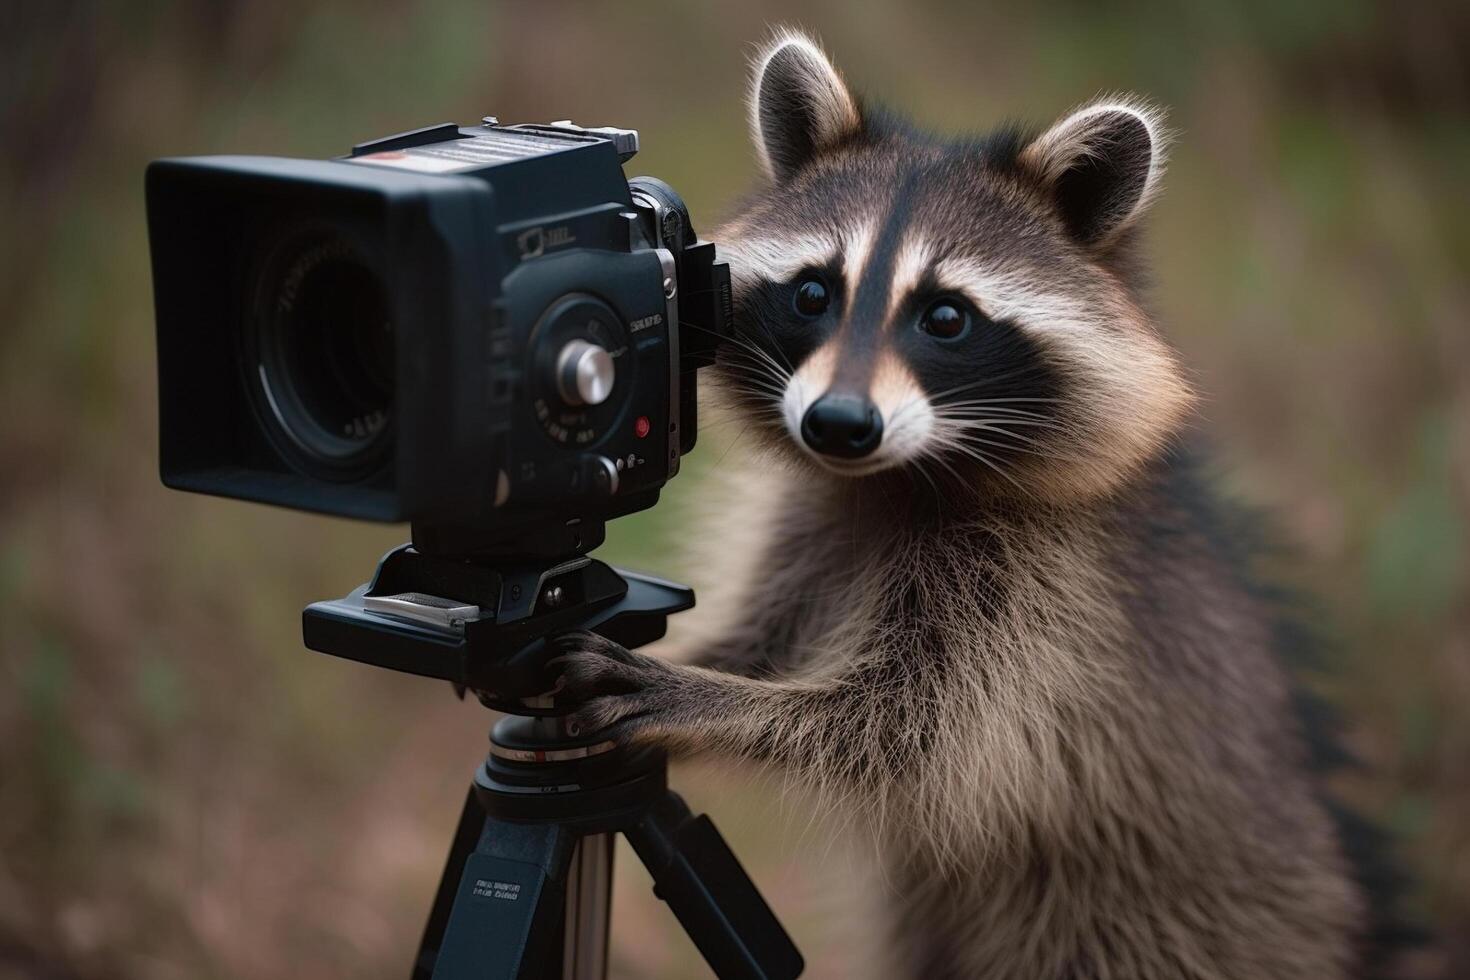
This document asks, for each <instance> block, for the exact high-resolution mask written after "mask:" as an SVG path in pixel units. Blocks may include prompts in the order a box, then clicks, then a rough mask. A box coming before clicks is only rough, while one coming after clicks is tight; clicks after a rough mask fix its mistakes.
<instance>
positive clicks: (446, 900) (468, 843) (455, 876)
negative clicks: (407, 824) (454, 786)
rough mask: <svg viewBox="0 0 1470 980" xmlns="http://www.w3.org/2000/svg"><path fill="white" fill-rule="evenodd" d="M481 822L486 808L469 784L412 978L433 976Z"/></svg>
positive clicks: (424, 978) (427, 979)
mask: <svg viewBox="0 0 1470 980" xmlns="http://www.w3.org/2000/svg"><path fill="white" fill-rule="evenodd" d="M484 826H485V810H484V808H482V807H481V806H480V801H479V798H478V797H476V796H475V790H474V787H473V786H472V787H470V790H469V792H468V793H467V794H466V796H465V801H464V809H462V810H461V811H460V814H459V825H458V826H456V827H455V829H454V841H453V843H451V844H450V846H449V857H448V858H447V859H446V860H445V862H444V873H443V874H442V875H441V876H440V877H439V890H438V891H436V892H435V893H434V907H433V908H432V909H430V910H429V922H428V924H427V925H425V926H424V938H423V939H422V940H420V941H419V952H418V956H416V957H415V958H414V962H413V974H412V980H430V977H431V976H433V973H434V960H435V958H436V957H437V956H438V955H439V946H440V945H441V944H442V943H443V941H444V928H445V926H447V925H448V924H449V911H450V909H452V908H453V907H454V896H455V893H456V892H457V891H458V890H459V879H460V876H461V875H462V874H463V873H464V863H465V860H466V859H467V858H469V856H470V854H471V853H472V852H473V851H474V849H475V844H476V843H478V842H479V840H480V831H481V829H483V828H484Z"/></svg>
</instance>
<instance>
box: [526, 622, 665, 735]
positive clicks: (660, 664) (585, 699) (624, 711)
mask: <svg viewBox="0 0 1470 980" xmlns="http://www.w3.org/2000/svg"><path fill="white" fill-rule="evenodd" d="M552 645H553V647H554V648H555V649H556V650H558V651H560V652H561V653H560V656H557V657H555V658H554V659H552V660H551V661H549V662H548V666H549V667H550V668H551V669H552V670H554V671H557V672H559V674H560V677H559V679H558V681H557V686H556V688H555V691H556V696H557V698H558V699H560V700H563V701H565V702H566V703H568V704H571V705H579V706H580V707H579V708H578V710H577V712H576V713H575V714H574V715H573V716H572V718H571V720H570V724H571V725H576V726H577V728H578V730H579V731H592V730H594V729H599V728H604V727H606V726H607V725H610V724H613V723H614V722H617V721H619V720H621V719H623V718H627V717H629V716H630V715H633V714H638V713H642V712H643V711H645V710H647V704H646V702H647V701H649V700H651V699H653V698H655V697H656V696H657V695H658V694H659V693H660V692H661V691H662V689H663V688H664V687H666V686H667V685H668V684H669V682H670V681H671V680H672V679H673V676H674V669H673V668H672V667H671V666H670V665H669V664H667V663H665V662H664V661H662V660H659V659H658V658H657V657H650V656H648V655H646V654H641V653H634V652H633V651H631V650H629V649H627V648H626V647H623V646H621V645H619V644H617V643H614V642H613V641H611V640H609V639H607V638H605V637H602V636H598V635H597V634H595V633H587V632H576V633H568V634H566V635H564V636H559V637H557V638H556V639H555V640H553V641H552ZM573 734H576V733H573Z"/></svg>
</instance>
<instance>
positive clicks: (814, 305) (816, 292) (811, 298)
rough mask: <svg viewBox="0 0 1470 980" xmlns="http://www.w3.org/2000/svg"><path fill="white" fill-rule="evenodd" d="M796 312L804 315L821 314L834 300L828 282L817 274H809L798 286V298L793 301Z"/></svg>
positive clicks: (813, 315)
mask: <svg viewBox="0 0 1470 980" xmlns="http://www.w3.org/2000/svg"><path fill="white" fill-rule="evenodd" d="M792 302H793V305H794V306H795V307H796V312H798V313H800V314H801V315H802V316H809V317H815V316H821V315H822V314H823V313H825V312H827V306H828V304H829V303H831V302H832V297H831V294H830V293H829V292H828V291H827V284H826V283H824V282H823V281H822V280H820V279H818V278H817V277H816V276H807V277H806V278H805V279H803V280H802V281H801V282H799V283H798V284H797V286H796V298H795V299H794V300H793V301H792Z"/></svg>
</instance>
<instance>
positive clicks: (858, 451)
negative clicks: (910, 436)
mask: <svg viewBox="0 0 1470 980" xmlns="http://www.w3.org/2000/svg"><path fill="white" fill-rule="evenodd" d="M801 438H802V439H803V440H805V442H806V444H807V445H808V446H810V447H811V448H812V449H813V450H814V451H816V452H819V453H821V454H822V455H824V456H838V457H840V458H842V459H858V458H860V457H863V456H866V455H868V454H869V453H871V452H872V451H873V450H875V449H877V448H878V443H880V442H882V441H883V416H882V415H880V414H878V406H877V405H874V404H873V403H872V402H870V401H868V400H867V399H866V398H860V397H858V396H856V395H823V396H822V397H821V398H818V399H817V400H816V401H815V402H813V403H812V407H811V408H809V409H807V410H806V415H805V416H804V417H803V418H802V420H801Z"/></svg>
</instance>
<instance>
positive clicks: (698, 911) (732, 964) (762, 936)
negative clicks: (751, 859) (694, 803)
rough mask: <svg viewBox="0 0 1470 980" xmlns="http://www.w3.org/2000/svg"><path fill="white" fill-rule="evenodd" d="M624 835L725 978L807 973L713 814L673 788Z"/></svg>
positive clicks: (785, 978)
mask: <svg viewBox="0 0 1470 980" xmlns="http://www.w3.org/2000/svg"><path fill="white" fill-rule="evenodd" d="M623 833H624V834H626V835H627V838H628V840H629V842H631V843H632V845H633V849H634V850H635V851H637V852H638V857H639V858H640V859H641V860H642V861H643V864H644V865H645V866H646V867H647V868H648V873H649V874H650V875H651V876H652V877H653V886H654V893H655V894H656V895H658V897H659V898H662V899H663V900H664V901H666V902H668V903H669V908H671V909H673V912H674V915H675V916H676V917H677V918H678V919H679V924H680V925H682V926H683V927H684V931H685V932H687V933H688V934H689V938H690V939H692V940H694V945H695V946H697V947H699V952H700V953H701V954H703V956H704V959H705V962H707V963H709V965H710V968H711V969H713V970H714V971H715V975H716V976H718V977H719V978H720V980H793V978H795V977H798V976H800V975H801V971H802V969H803V968H804V967H805V963H804V962H803V960H802V958H801V953H800V952H799V951H798V950H797V948H796V946H795V945H794V944H793V943H792V942H791V937H790V936H788V935H787V934H786V930H785V929H783V928H782V927H781V923H780V922H779V921H777V919H776V916H775V913H773V912H772V911H771V907H770V906H769V905H767V904H766V902H765V899H763V898H761V895H760V892H758V891H756V888H755V884H754V882H752V881H751V880H750V878H749V877H748V876H747V875H746V874H745V869H744V868H742V867H741V866H740V861H739V860H738V859H737V858H736V857H735V855H734V854H733V853H732V852H731V851H730V848H729V846H728V845H726V843H725V841H724V838H722V837H721V836H720V832H719V831H718V830H716V829H715V825H714V824H713V823H711V822H710V819H709V817H706V816H703V815H701V816H698V817H696V816H694V815H693V814H691V813H690V812H689V807H687V806H685V805H684V801H683V800H682V799H680V798H679V796H678V794H677V793H674V792H672V791H671V792H668V793H666V794H665V796H664V798H663V799H662V800H660V801H659V802H658V803H656V804H655V805H654V806H653V807H651V808H650V809H649V810H647V811H646V812H645V813H644V814H643V815H642V817H641V818H640V819H639V820H638V822H637V823H635V824H633V825H632V826H630V827H627V828H625V829H624V831H623Z"/></svg>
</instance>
